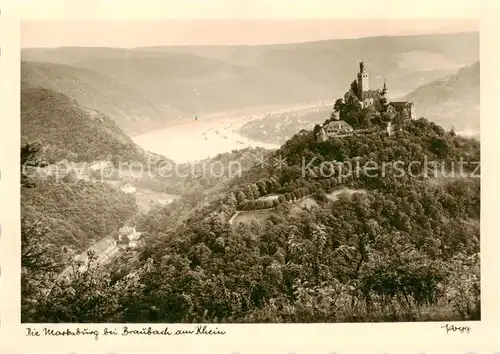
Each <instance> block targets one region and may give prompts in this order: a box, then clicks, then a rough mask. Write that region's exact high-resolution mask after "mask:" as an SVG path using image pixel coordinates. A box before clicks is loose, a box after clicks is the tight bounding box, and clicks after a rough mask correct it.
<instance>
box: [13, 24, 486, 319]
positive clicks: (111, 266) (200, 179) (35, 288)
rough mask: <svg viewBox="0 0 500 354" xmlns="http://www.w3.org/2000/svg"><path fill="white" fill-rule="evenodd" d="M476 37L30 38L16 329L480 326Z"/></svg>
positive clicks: (461, 28) (137, 32)
mask: <svg viewBox="0 0 500 354" xmlns="http://www.w3.org/2000/svg"><path fill="white" fill-rule="evenodd" d="M479 27H480V26H479V21H478V19H415V18H412V19H397V18H394V19H389V18H388V19H366V18H359V19H356V18H349V19H238V20H236V19H229V18H227V19H210V20H208V19H178V20H161V21H160V20H158V21H138V20H137V21H112V20H108V21H105V20H99V21H97V20H93V21H91V20H86V21H83V20H81V21H69V20H68V21H35V20H30V21H27V20H25V21H22V22H21V30H20V33H21V49H20V51H21V54H20V57H21V82H20V89H21V92H20V97H21V107H20V114H21V118H20V134H21V135H20V140H21V144H20V149H21V153H20V156H21V161H20V168H21V172H20V176H21V181H20V182H21V274H20V276H21V309H20V311H21V313H20V316H21V322H22V323H56V324H61V323H126V324H128V323H131V324H133V323H181V324H186V323H188V324H191V323H193V324H194V323H201V324H203V323H205V324H211V323H214V324H217V323H228V324H235V323H240V324H243V323H244V324H246V323H275V324H276V323H374V322H431V321H432V322H437V321H445V322H450V321H480V320H481V314H482V312H481V268H480V259H481V257H480V256H481V249H480V218H481V215H480V214H481V213H480V212H481V177H480V175H481V166H480V161H481V145H480V55H479V53H480V50H479V44H480V43H479V42H480V33H479V32H480V31H479ZM16 276H17V274H16Z"/></svg>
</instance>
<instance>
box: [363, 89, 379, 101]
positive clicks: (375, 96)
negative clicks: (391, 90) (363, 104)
mask: <svg viewBox="0 0 500 354" xmlns="http://www.w3.org/2000/svg"><path fill="white" fill-rule="evenodd" d="M380 96H381V92H380V90H368V91H363V92H362V93H361V99H362V100H366V99H369V98H373V99H379V98H380Z"/></svg>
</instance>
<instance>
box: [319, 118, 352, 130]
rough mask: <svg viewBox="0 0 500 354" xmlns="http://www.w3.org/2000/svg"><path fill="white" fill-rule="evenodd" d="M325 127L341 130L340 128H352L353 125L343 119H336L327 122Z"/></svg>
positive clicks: (326, 128)
mask: <svg viewBox="0 0 500 354" xmlns="http://www.w3.org/2000/svg"><path fill="white" fill-rule="evenodd" d="M323 129H325V130H333V131H340V130H352V127H351V126H350V125H349V124H347V123H346V122H345V121H343V120H334V121H331V122H329V123H328V124H326V125H325V126H324V127H323Z"/></svg>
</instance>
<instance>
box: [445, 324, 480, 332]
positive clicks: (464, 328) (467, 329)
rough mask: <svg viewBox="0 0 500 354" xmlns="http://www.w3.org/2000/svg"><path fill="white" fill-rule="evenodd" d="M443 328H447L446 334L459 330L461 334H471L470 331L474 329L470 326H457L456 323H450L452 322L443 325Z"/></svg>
mask: <svg viewBox="0 0 500 354" xmlns="http://www.w3.org/2000/svg"><path fill="white" fill-rule="evenodd" d="M441 328H444V329H445V330H446V334H448V333H450V332H459V333H460V334H469V333H470V331H471V330H472V329H471V328H470V327H469V326H455V325H450V324H448V323H447V324H445V325H444V326H441Z"/></svg>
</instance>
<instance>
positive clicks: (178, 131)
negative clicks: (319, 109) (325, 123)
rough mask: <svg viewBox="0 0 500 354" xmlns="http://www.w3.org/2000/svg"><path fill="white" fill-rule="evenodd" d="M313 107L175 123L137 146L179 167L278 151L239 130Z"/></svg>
mask: <svg viewBox="0 0 500 354" xmlns="http://www.w3.org/2000/svg"><path fill="white" fill-rule="evenodd" d="M316 106H317V103H314V104H300V105H293V106H277V107H274V108H272V107H269V111H267V112H266V113H262V110H260V113H258V114H253V115H252V114H251V113H248V114H240V115H232V116H230V115H228V114H226V115H212V116H207V117H204V116H202V115H201V116H199V117H198V120H196V119H195V117H193V119H191V120H189V121H186V122H176V123H174V124H171V125H169V126H167V127H166V128H164V129H160V130H153V131H150V132H146V133H143V134H139V135H136V136H133V137H132V138H133V140H134V141H135V143H136V144H138V145H139V146H141V147H142V148H144V149H146V150H149V151H151V152H154V153H158V154H161V155H163V156H165V157H167V158H169V159H172V160H174V161H175V162H176V163H184V162H192V161H197V160H202V159H205V158H208V157H214V156H216V155H217V154H219V153H225V152H230V151H232V150H237V149H244V148H246V147H263V148H267V149H278V148H279V147H280V146H279V145H277V144H269V143H263V142H259V141H254V140H251V139H249V138H246V137H244V136H242V135H240V134H239V133H238V130H239V128H241V126H242V125H244V124H245V123H246V122H248V121H249V120H253V119H259V118H262V117H264V116H265V115H267V114H269V113H281V112H286V111H293V110H299V109H304V108H310V107H316Z"/></svg>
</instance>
